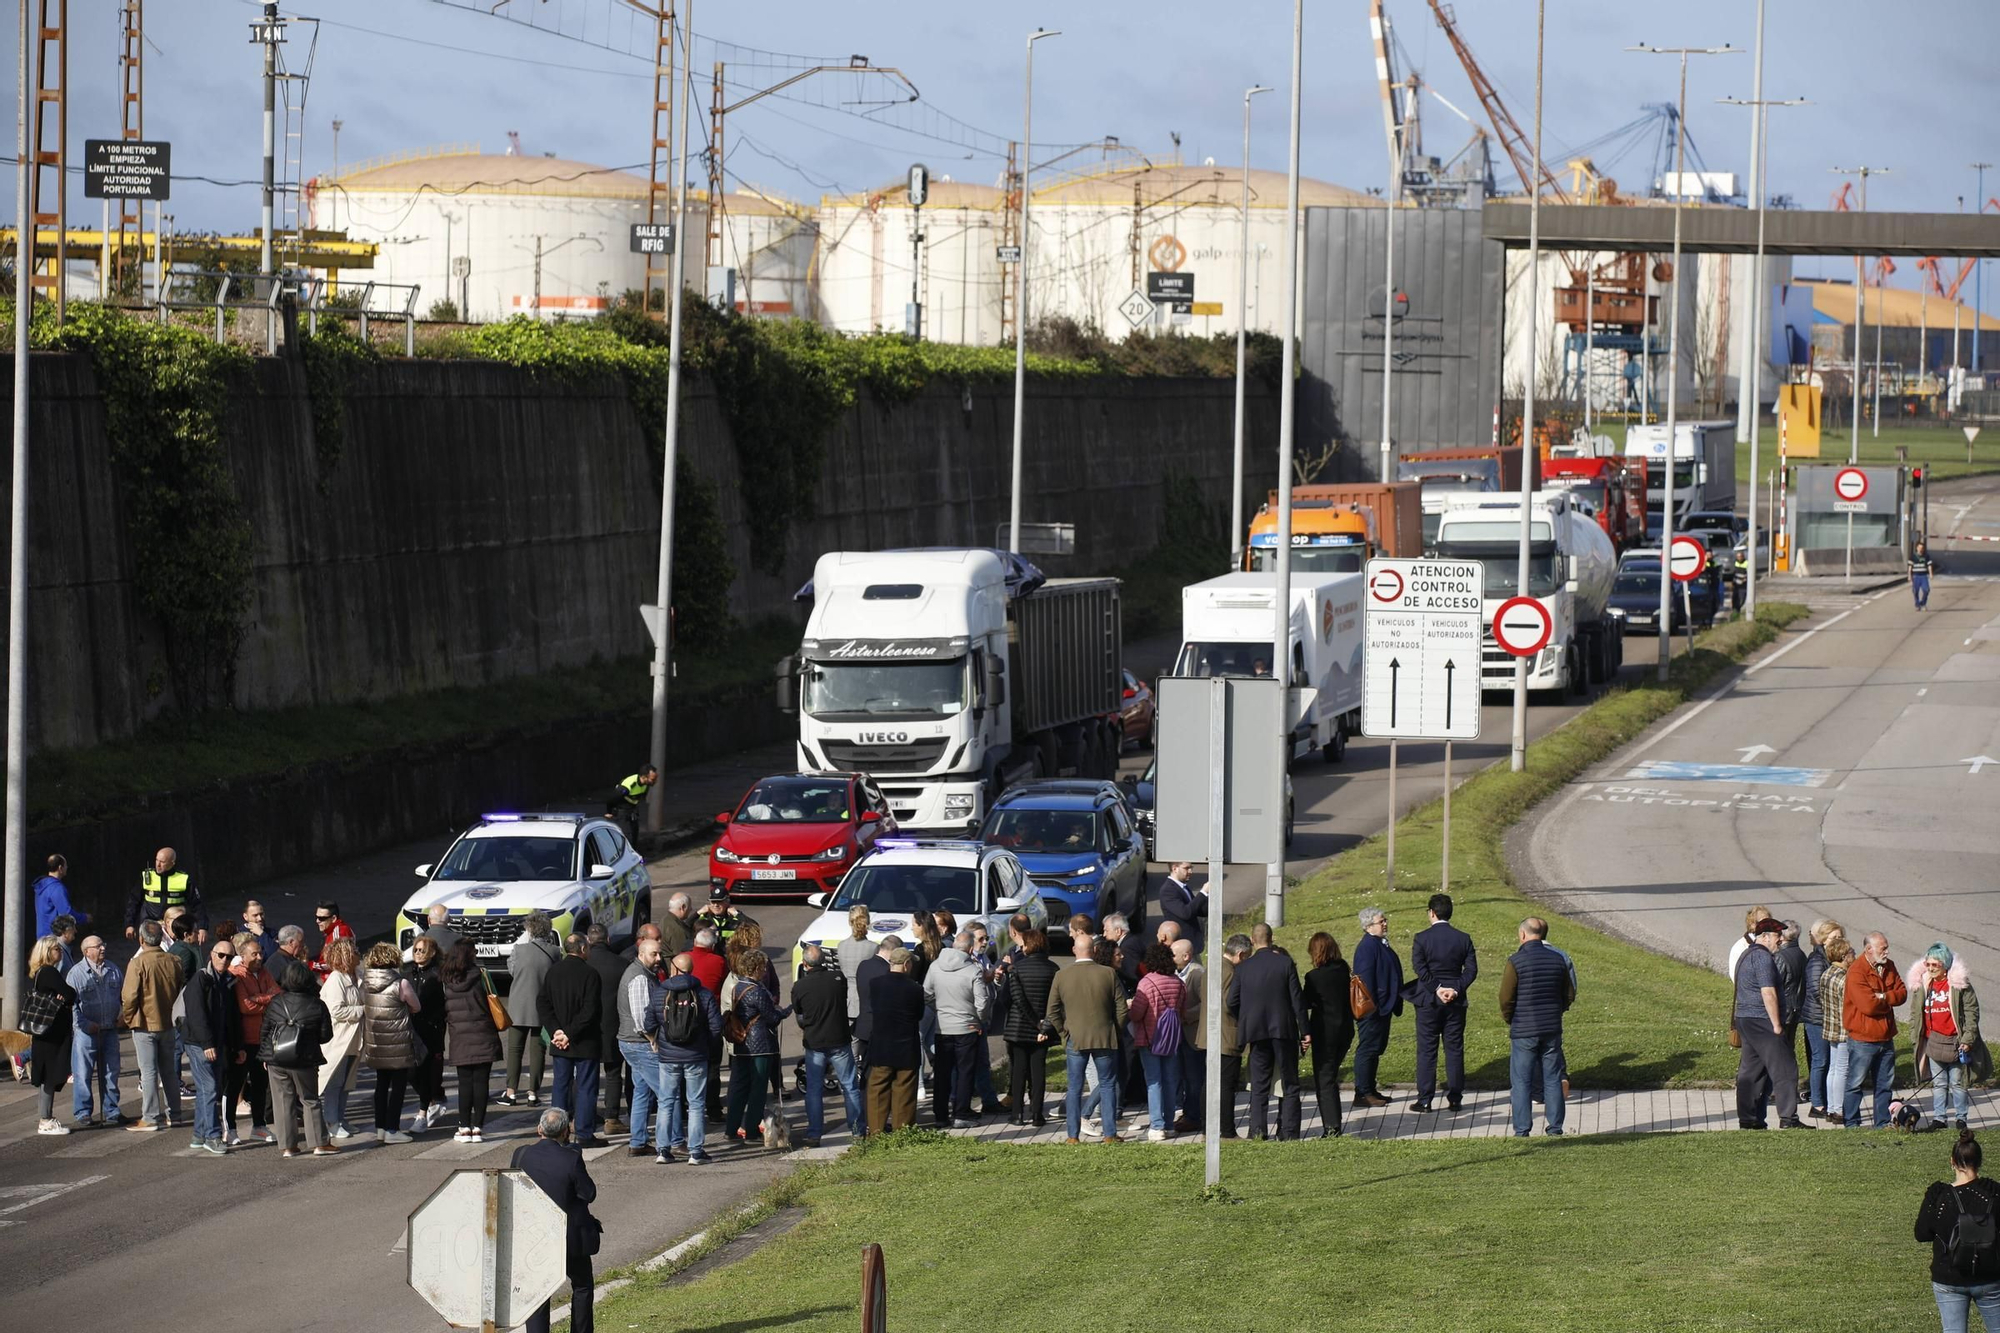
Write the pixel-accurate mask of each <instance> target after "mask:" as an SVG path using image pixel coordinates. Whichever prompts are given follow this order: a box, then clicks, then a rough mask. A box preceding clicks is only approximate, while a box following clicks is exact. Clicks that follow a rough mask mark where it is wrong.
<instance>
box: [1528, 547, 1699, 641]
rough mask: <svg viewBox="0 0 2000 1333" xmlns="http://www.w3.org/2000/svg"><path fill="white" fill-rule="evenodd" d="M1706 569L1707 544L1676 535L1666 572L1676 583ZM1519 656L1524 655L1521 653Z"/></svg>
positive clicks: (1694, 577)
mask: <svg viewBox="0 0 2000 1333" xmlns="http://www.w3.org/2000/svg"><path fill="white" fill-rule="evenodd" d="M1707 569H1708V546H1707V545H1706V544H1705V543H1704V542H1703V541H1702V539H1701V538H1699V537H1676V538H1674V544H1673V545H1672V547H1670V548H1669V549H1668V552H1667V572H1668V573H1669V574H1671V575H1673V578H1674V581H1675V582H1676V583H1686V582H1687V581H1688V580H1689V579H1698V578H1700V577H1701V576H1702V574H1703V573H1704V572H1705V571H1706V570H1707ZM1521 656H1523V657H1526V656H1527V654H1526V653H1523V654H1521Z"/></svg>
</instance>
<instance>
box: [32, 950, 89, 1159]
mask: <svg viewBox="0 0 2000 1333" xmlns="http://www.w3.org/2000/svg"><path fill="white" fill-rule="evenodd" d="M28 986H29V993H28V998H27V1001H26V1002H25V1003H24V1004H23V1005H22V1007H21V1028H22V1030H23V1031H25V1032H26V1033H27V1034H28V1037H29V1043H28V1052H29V1055H28V1081H29V1082H30V1083H32V1084H34V1086H35V1115H36V1118H37V1124H36V1126H35V1129H36V1132H37V1133H41V1134H67V1133H69V1126H67V1125H65V1124H63V1123H62V1121H60V1120H58V1119H56V1094H57V1093H59V1092H61V1091H62V1090H63V1087H64V1085H65V1084H67V1083H68V1082H69V1072H70V1061H71V1051H70V1046H71V1037H72V1036H73V1034H74V1033H75V1030H76V988H75V987H73V986H71V985H70V984H69V982H68V981H67V980H65V979H64V977H63V972H62V944H61V943H60V942H59V941H58V940H57V939H56V937H55V936H53V935H44V936H42V937H41V938H40V939H38V940H36V941H35V946H34V948H32V949H30V950H29V951H28Z"/></svg>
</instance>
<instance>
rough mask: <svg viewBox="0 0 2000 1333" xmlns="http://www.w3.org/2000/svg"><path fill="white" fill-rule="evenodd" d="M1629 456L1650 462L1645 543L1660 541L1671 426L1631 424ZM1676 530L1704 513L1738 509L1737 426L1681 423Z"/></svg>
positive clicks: (1676, 438)
mask: <svg viewBox="0 0 2000 1333" xmlns="http://www.w3.org/2000/svg"><path fill="white" fill-rule="evenodd" d="M1625 456H1626V457H1627V458H1638V459H1642V460H1644V462H1645V464H1646V540H1647V541H1648V542H1657V541H1659V538H1660V527H1661V519H1662V509H1661V506H1662V504H1663V503H1664V501H1665V498H1666V494H1667V489H1668V487H1667V428H1666V426H1665V425H1664V424H1652V425H1641V426H1633V427H1632V428H1630V429H1629V430H1627V431H1626V432H1625ZM1673 474H1674V477H1673V496H1674V530H1675V531H1676V532H1678V531H1680V529H1681V527H1682V525H1683V523H1684V522H1685V520H1686V518H1687V516H1688V515H1689V514H1692V513H1695V512H1697V511H1698V510H1703V509H1719V510H1721V511H1723V512H1724V513H1734V512H1735V511H1736V423H1735V422H1733V421H1682V422H1678V423H1676V426H1675V430H1674V441H1673Z"/></svg>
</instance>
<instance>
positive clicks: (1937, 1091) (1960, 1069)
mask: <svg viewBox="0 0 2000 1333" xmlns="http://www.w3.org/2000/svg"><path fill="white" fill-rule="evenodd" d="M1931 1071H1932V1072H1931V1119H1933V1120H1963V1119H1965V1118H1966V1116H1968V1115H1969V1114H1971V1111H1972V1103H1971V1099H1970V1098H1969V1097H1968V1096H1967V1095H1966V1091H1965V1066H1964V1065H1962V1064H1960V1063H1959V1062H1958V1061H1956V1060H1933V1061H1931ZM1947 1101H1949V1102H1950V1103H1951V1108H1952V1112H1953V1113H1952V1114H1951V1115H1946V1114H1945V1113H1944V1112H1945V1103H1946V1102H1947Z"/></svg>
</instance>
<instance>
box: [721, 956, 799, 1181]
mask: <svg viewBox="0 0 2000 1333" xmlns="http://www.w3.org/2000/svg"><path fill="white" fill-rule="evenodd" d="M743 929H744V930H748V929H750V928H749V927H748V926H745V927H744V928H743ZM742 933H743V931H742V930H739V931H738V932H737V935H738V936H741V935H742ZM731 942H732V943H734V940H732V941H731ZM771 972H772V968H771V960H770V958H769V957H768V956H767V955H766V954H765V953H764V951H763V950H762V949H748V950H745V951H744V952H743V954H742V955H741V956H740V957H739V958H737V960H736V970H735V975H736V993H735V995H734V996H733V997H732V998H731V1000H730V1002H729V1004H730V1008H731V1010H732V1011H734V1013H735V1014H736V1016H737V1017H738V1018H740V1019H742V1020H743V1040H742V1041H740V1042H738V1043H736V1050H735V1058H734V1059H733V1060H732V1061H731V1063H730V1067H729V1110H728V1112H727V1114H725V1115H724V1117H723V1120H722V1127H723V1141H724V1142H726V1143H747V1142H749V1137H750V1131H751V1130H753V1129H755V1128H756V1127H757V1126H759V1125H761V1124H762V1123H763V1121H764V1089H765V1088H766V1087H768V1086H769V1085H770V1082H771V1074H772V1071H773V1070H774V1069H775V1068H776V1067H777V1063H778V1024H779V1023H781V1022H783V1021H784V1020H785V1019H786V1018H789V1017H790V1016H791V1012H792V1011H791V1010H790V1009H787V1008H785V1007H784V1006H782V1005H780V1004H779V1003H778V1001H777V997H776V996H774V995H773V994H772V993H771V989H770V988H769V987H767V986H766V985H765V984H764V978H765V977H766V976H767V975H768V974H771Z"/></svg>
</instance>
